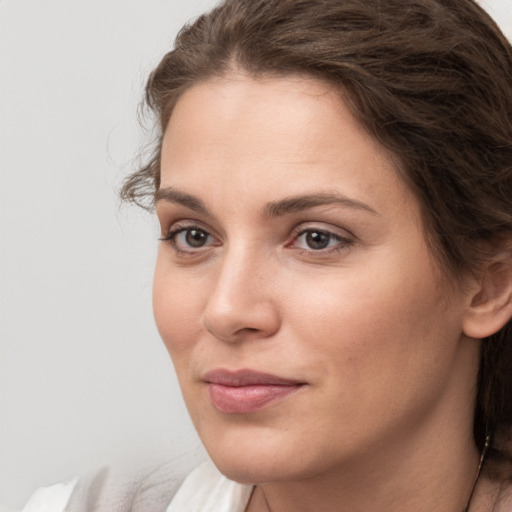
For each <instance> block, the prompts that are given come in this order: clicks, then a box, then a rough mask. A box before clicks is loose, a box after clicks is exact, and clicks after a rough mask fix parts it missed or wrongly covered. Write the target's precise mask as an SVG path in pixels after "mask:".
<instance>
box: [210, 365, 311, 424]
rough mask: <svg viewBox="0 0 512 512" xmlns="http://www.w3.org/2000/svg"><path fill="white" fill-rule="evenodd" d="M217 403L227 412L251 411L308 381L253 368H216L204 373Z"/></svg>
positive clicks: (212, 399) (286, 394)
mask: <svg viewBox="0 0 512 512" xmlns="http://www.w3.org/2000/svg"><path fill="white" fill-rule="evenodd" d="M202 380H203V382H205V383H206V384H207V386H208V393H209V396H210V400H211V402H212V404H213V406H214V407H215V408H216V409H218V410H219V411H220V412H223V413H227V414H247V413H250V412H255V411H258V410H260V409H263V408H264V407H267V406H269V405H271V404H273V403H275V402H276V401H278V400H281V399H283V398H285V397H287V396H289V395H291V394H292V393H295V392H296V391H298V390H299V389H301V388H302V387H303V386H304V385H305V384H306V383H305V382H300V381H297V380H290V379H284V378H282V377H278V376H275V375H270V374H266V373H260V372H256V371H253V370H238V371H228V370H224V369H218V370H213V371H211V372H208V373H206V374H205V375H204V376H203V379H202Z"/></svg>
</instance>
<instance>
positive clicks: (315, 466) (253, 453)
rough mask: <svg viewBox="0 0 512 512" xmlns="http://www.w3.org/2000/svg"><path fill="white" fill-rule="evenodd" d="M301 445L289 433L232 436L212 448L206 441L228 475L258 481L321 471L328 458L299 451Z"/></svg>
mask: <svg viewBox="0 0 512 512" xmlns="http://www.w3.org/2000/svg"><path fill="white" fill-rule="evenodd" d="M234 437H237V436H234ZM298 446H304V442H300V441H298V440H296V441H293V440H292V439H290V438H289V437H288V439H280V438H279V436H275V435H274V436H270V435H267V436H264V437H261V436H257V435H255V436H250V439H249V440H246V441H245V442H243V441H242V440H241V439H231V441H230V442H228V443H226V444H225V445H222V444H220V445H219V444H216V445H215V446H214V448H213V449H210V447H208V446H207V445H206V448H207V451H208V453H209V455H210V458H211V459H212V461H213V463H214V464H215V465H216V466H217V468H218V469H219V471H220V472H221V473H222V474H223V475H225V476H226V477H227V478H229V479H230V480H234V481H235V482H238V483H241V484H251V485H256V484H262V483H267V482H279V481H281V482H282V481H294V480H303V479H306V478H309V477H311V476H313V475H314V474H318V472H321V471H322V469H323V468H322V467H321V466H324V465H325V463H326V462H327V461H326V459H325V458H323V457H321V458H317V457H315V456H314V454H308V453H307V452H305V451H302V453H298V452H299V450H297V447H298ZM317 459H318V460H317Z"/></svg>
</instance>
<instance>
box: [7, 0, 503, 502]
mask: <svg viewBox="0 0 512 512" xmlns="http://www.w3.org/2000/svg"><path fill="white" fill-rule="evenodd" d="M213 4H214V2H213V0H0V166H1V182H0V201H1V211H0V213H1V224H0V235H1V238H0V240H1V245H0V249H1V252H0V255H1V260H0V261H1V274H0V285H1V304H0V308H1V309H0V315H1V316H0V332H1V359H0V411H1V417H0V507H2V506H3V507H6V508H10V509H17V508H20V507H21V506H22V504H23V503H24V502H25V501H26V499H27V498H28V497H29V495H30V494H31V493H32V491H33V490H34V489H35V488H36V487H38V486H41V485H45V484H51V483H55V482H58V481H63V480H66V479H69V478H71V477H73V476H74V475H77V474H82V473H84V472H85V471H87V470H90V469H91V468H94V467H98V466H101V465H102V464H105V463H108V464H121V465H127V466H132V465H133V466H136V465H138V464H142V463H144V464H145V463H147V462H148V461H151V460H159V459H161V458H175V459H176V464H178V465H180V466H181V467H182V468H184V469H185V470H186V469H188V468H190V467H192V466H193V465H195V464H196V463H197V461H198V460H200V459H201V458H203V457H204V456H205V455H204V452H203V451H202V450H201V448H200V446H199V442H198V440H197V437H196V435H195V433H194V431H193V428H192V426H191V424H190V421H189V419H188V417H187V414H186V411H185V407H184V405H183V403H182V401H181V397H180V394H179V390H178V386H177V383H176V380H175V377H174V373H173V370H172V366H171V363H170V361H169V358H168V356H167V353H166V352H165V349H164V348H163V345H162V344H161V342H160V340H159V337H158V333H157V331H156V329H155V327H154V325H153V318H152V312H151V274H152V266H153V260H154V257H155V252H156V246H157V236H158V233H157V229H156V223H155V220H154V219H153V218H152V217H151V216H150V215H148V214H145V213H143V212H141V211H138V210H137V209H135V208H133V207H120V205H119V201H118V199H117V196H116V190H117V188H118V186H119V183H120V181H121V179H122V176H123V175H124V174H125V173H126V172H128V171H129V170H130V169H131V168H132V167H133V162H134V159H136V156H137V153H138V151H139V149H140V148H141V147H142V146H143V144H144V142H145V141H147V136H148V135H147V134H145V132H144V131H142V130H141V129H140V127H139V125H138V122H137V105H138V103H139V101H140V99H141V97H142V88H143V84H144V81H145V78H146V76H147V75H148V73H149V72H150V70H151V69H152V68H153V67H154V66H155V65H156V63H157V62H158V61H159V59H160V57H161V56H162V55H163V53H165V52H166V51H167V50H168V49H170V47H171V43H172V40H173V38H174V36H175V34H176V32H177V30H178V29H179V28H180V27H181V26H182V25H183V24H184V23H185V22H186V21H188V20H190V19H193V18H194V17H195V16H197V14H198V13H199V12H201V11H202V10H204V9H206V8H209V7H211V6H212V5H213ZM485 5H486V6H487V7H488V8H489V9H490V11H491V12H492V14H493V15H494V16H495V18H496V19H497V20H498V21H499V23H500V24H501V25H502V27H503V28H504V29H505V31H506V32H507V33H508V35H509V37H512V0H487V1H486V2H485ZM169 314H172V312H169Z"/></svg>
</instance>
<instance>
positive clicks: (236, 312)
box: [203, 242, 279, 341]
mask: <svg viewBox="0 0 512 512" xmlns="http://www.w3.org/2000/svg"><path fill="white" fill-rule="evenodd" d="M270 267H271V261H270V258H268V257H267V256H266V255H265V254H264V252H263V251H262V250H261V248H260V249H258V248H255V247H254V246H252V245H251V244H250V243H248V242H241V243H237V244H236V245H234V246H232V247H230V248H228V249H226V251H225V254H224V256H223V258H222V262H221V263H220V264H219V268H218V274H217V279H216V282H215V285H214V287H213V288H212V293H211V295H210V297H209V298H208V302H207V305H206V309H205V311H204V316H203V323H204V325H205V327H206V329H207V330H208V331H210V332H211V333H212V334H213V335H214V336H216V337H217V338H219V339H223V340H227V341H230V340H235V339H238V338H240V335H242V334H243V333H249V332H251V333H253V334H254V333H259V335H260V336H264V337H265V336H270V335H271V334H272V333H273V332H275V330H276V329H277V328H278V322H279V320H278V313H277V308H276V304H275V303H274V297H273V294H272V286H271V285H272V282H271V278H272V272H271V268H270Z"/></svg>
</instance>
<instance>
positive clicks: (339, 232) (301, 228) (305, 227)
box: [286, 222, 356, 257]
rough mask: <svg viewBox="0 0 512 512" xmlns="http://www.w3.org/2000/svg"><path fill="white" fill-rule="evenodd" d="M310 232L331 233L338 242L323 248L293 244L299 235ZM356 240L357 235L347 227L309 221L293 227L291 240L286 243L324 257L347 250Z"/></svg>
mask: <svg viewBox="0 0 512 512" xmlns="http://www.w3.org/2000/svg"><path fill="white" fill-rule="evenodd" d="M309 232H318V233H324V234H327V235H330V236H332V237H333V238H334V239H337V240H338V243H337V244H335V245H334V246H328V247H325V248H322V249H312V248H311V249H305V248H303V247H294V245H293V244H294V243H295V242H297V240H298V239H299V237H300V236H302V235H304V234H305V233H309ZM355 241H356V238H355V236H354V235H353V234H352V233H350V232H349V231H347V230H346V229H341V228H338V227H335V226H332V225H328V226H326V225H325V224H324V223H321V222H320V223H317V222H308V223H303V224H299V225H298V226H297V227H295V228H294V229H293V231H292V232H291V234H290V241H289V242H288V243H287V244H286V246H287V247H289V248H291V249H293V250H296V251H300V252H302V253H304V254H307V255H311V256H316V257H322V256H325V255H329V254H332V253H339V252H343V251H346V250H348V248H349V247H350V246H352V245H353V244H354V243H355Z"/></svg>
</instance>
